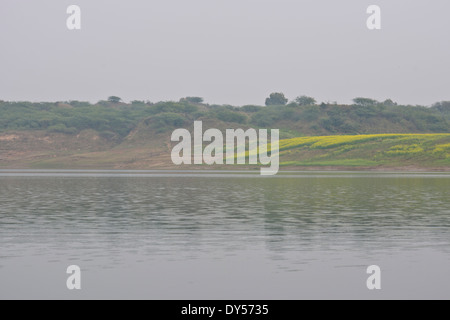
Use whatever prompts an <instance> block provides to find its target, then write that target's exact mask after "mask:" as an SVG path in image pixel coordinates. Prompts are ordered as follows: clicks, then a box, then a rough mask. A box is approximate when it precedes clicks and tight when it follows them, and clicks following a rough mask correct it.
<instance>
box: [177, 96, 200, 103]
mask: <svg viewBox="0 0 450 320" xmlns="http://www.w3.org/2000/svg"><path fill="white" fill-rule="evenodd" d="M203 101H204V100H203V98H201V97H186V98H181V99H180V102H189V103H196V104H200V103H203Z"/></svg>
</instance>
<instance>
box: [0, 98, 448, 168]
mask: <svg viewBox="0 0 450 320" xmlns="http://www.w3.org/2000/svg"><path fill="white" fill-rule="evenodd" d="M195 120H202V121H203V124H204V126H203V127H204V129H205V130H206V129H207V128H217V129H219V130H221V131H222V132H224V131H225V129H233V128H234V129H236V128H242V129H248V128H268V129H280V138H281V139H282V141H281V142H280V156H281V159H280V160H281V164H282V166H284V167H289V168H291V167H292V168H294V167H295V168H304V167H306V166H310V167H336V168H337V167H345V168H367V167H371V168H392V167H415V168H439V169H444V170H447V169H449V168H450V163H449V152H450V151H449V145H450V108H449V104H448V103H443V104H436V105H435V106H434V107H432V108H426V107H421V106H398V105H392V104H388V105H385V104H383V103H374V104H373V105H365V106H362V105H337V104H321V105H308V106H301V105H298V104H294V103H292V104H290V105H287V106H268V107H262V106H243V107H233V106H226V105H220V106H219V105H208V104H203V103H194V102H192V101H188V100H186V99H182V100H180V102H159V103H155V104H153V103H144V102H141V101H135V102H133V103H131V104H125V103H117V102H116V103H112V102H106V101H100V102H99V103H97V104H94V105H92V104H89V103H87V102H78V101H70V102H56V103H30V102H2V101H0V168H48V169H52V168H67V169H77V168H85V169H150V168H174V166H173V165H172V162H171V158H170V152H171V148H172V146H173V145H174V144H173V143H171V142H170V135H171V133H172V131H173V130H174V129H176V128H188V129H191V130H192V124H193V121H195ZM183 168H184V167H183ZM192 168H193V167H192ZM195 168H198V167H195ZM223 168H224V169H225V168H229V167H228V166H226V167H223Z"/></svg>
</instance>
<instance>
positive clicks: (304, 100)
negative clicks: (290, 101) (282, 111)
mask: <svg viewBox="0 0 450 320" xmlns="http://www.w3.org/2000/svg"><path fill="white" fill-rule="evenodd" d="M295 102H296V103H297V104H298V105H299V106H312V105H315V104H316V99H314V98H312V97H308V96H300V97H297V98H296V99H295Z"/></svg>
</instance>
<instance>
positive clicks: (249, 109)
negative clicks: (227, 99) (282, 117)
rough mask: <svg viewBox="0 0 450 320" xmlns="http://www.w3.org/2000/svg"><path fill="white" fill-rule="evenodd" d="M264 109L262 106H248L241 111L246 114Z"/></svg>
mask: <svg viewBox="0 0 450 320" xmlns="http://www.w3.org/2000/svg"><path fill="white" fill-rule="evenodd" d="M262 108H263V107H261V106H254V105H247V106H243V107H241V110H242V111H244V112H248V113H252V112H258V111H259V110H261V109H262Z"/></svg>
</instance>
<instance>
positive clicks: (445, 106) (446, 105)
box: [432, 101, 450, 112]
mask: <svg viewBox="0 0 450 320" xmlns="http://www.w3.org/2000/svg"><path fill="white" fill-rule="evenodd" d="M432 108H433V109H437V110H439V111H441V112H446V111H447V112H448V111H450V101H441V102H436V103H435V104H433V106H432Z"/></svg>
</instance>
